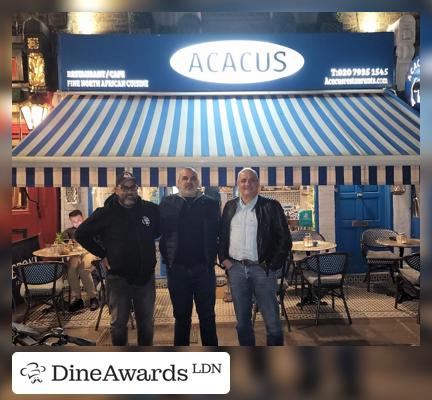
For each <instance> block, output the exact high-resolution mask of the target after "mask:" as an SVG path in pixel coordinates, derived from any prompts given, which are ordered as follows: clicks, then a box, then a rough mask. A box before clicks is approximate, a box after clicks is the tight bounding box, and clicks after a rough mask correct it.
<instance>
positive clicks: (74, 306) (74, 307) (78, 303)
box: [69, 299, 84, 312]
mask: <svg viewBox="0 0 432 400" xmlns="http://www.w3.org/2000/svg"><path fill="white" fill-rule="evenodd" d="M83 308H84V302H83V300H82V299H75V300H73V301H72V302H71V303H70V304H69V312H75V311H78V310H81V309H83Z"/></svg>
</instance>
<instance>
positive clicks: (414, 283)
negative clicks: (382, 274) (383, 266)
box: [395, 253, 420, 323]
mask: <svg viewBox="0 0 432 400" xmlns="http://www.w3.org/2000/svg"><path fill="white" fill-rule="evenodd" d="M402 260H403V262H404V263H405V264H406V265H404V267H403V268H401V269H399V273H398V275H397V277H396V294H395V308H398V303H401V302H402V301H403V295H404V294H407V295H408V296H410V297H409V299H418V300H420V253H412V254H409V255H407V256H405V257H404V258H403V259H402ZM417 323H420V301H419V302H418V310H417Z"/></svg>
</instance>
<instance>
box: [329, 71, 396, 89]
mask: <svg viewBox="0 0 432 400" xmlns="http://www.w3.org/2000/svg"><path fill="white" fill-rule="evenodd" d="M389 72H390V71H389V69H388V68H380V67H355V68H330V74H329V76H326V77H324V85H326V86H337V85H379V86H383V87H385V86H388V85H389V83H390V82H389V78H388V76H389Z"/></svg>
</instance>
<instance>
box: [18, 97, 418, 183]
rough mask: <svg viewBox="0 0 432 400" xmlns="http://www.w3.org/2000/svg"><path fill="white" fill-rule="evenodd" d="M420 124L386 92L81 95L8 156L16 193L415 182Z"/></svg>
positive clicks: (61, 107) (70, 99) (414, 114)
mask: <svg viewBox="0 0 432 400" xmlns="http://www.w3.org/2000/svg"><path fill="white" fill-rule="evenodd" d="M419 164H420V118H419V115H418V113H417V112H416V111H415V110H413V109H412V108H410V107H408V105H406V104H405V103H404V102H402V101H401V100H399V99H398V98H397V97H396V96H394V95H393V94H391V93H374V94H358V93H355V94H315V95H312V94H302V95H273V96H241V97H240V96H238V97H229V96H217V97H216V96H207V97H158V96H151V97H145V96H128V95H125V96H108V95H105V96H102V95H100V96H98V95H94V96H89V95H72V96H67V97H66V98H65V99H63V100H62V101H61V102H60V104H59V105H58V106H57V107H56V108H55V109H54V110H53V111H52V112H51V114H50V115H49V116H48V117H47V119H46V120H45V121H44V122H43V123H42V124H41V125H40V126H39V127H38V128H36V129H35V130H34V131H33V132H32V133H31V134H30V135H28V136H27V137H26V138H25V139H24V140H23V141H22V142H21V143H20V144H19V145H18V146H17V147H16V148H15V149H13V152H12V181H13V185H14V186H112V185H114V182H115V176H116V173H117V172H118V171H119V170H121V169H124V168H126V169H130V170H133V171H134V173H135V174H136V175H137V177H138V179H139V180H140V184H141V185H142V186H165V185H168V186H171V185H174V184H175V180H176V179H175V176H176V169H178V168H181V167H183V166H193V167H195V168H197V169H198V171H199V172H200V174H201V180H202V184H203V185H204V186H209V185H212V186H213V185H214V186H224V185H228V186H230V185H234V183H235V175H236V172H237V171H238V170H239V169H240V168H242V167H246V166H250V167H253V168H256V170H257V171H258V172H259V174H260V178H261V183H262V184H264V185H269V186H283V185H287V186H289V185H309V184H311V185H314V184H319V185H322V184H324V185H333V184H411V183H417V182H418V181H419Z"/></svg>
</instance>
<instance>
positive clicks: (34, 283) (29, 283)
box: [17, 261, 66, 326]
mask: <svg viewBox="0 0 432 400" xmlns="http://www.w3.org/2000/svg"><path fill="white" fill-rule="evenodd" d="M65 272H66V264H65V263H63V262H59V261H38V262H32V263H30V264H22V265H19V266H17V273H18V276H19V279H20V280H21V281H22V283H23V285H22V286H21V289H20V293H21V296H22V297H23V298H24V301H25V303H26V305H27V308H26V312H25V314H24V319H23V323H24V324H25V322H26V321H27V318H28V316H29V313H30V309H31V308H32V307H34V306H36V305H40V304H50V305H52V306H53V308H54V310H55V312H56V316H57V320H58V324H59V326H62V322H61V319H60V315H59V305H61V309H62V311H63V314H64V311H65V309H64V298H63V296H64V285H63V276H64V274H65Z"/></svg>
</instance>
